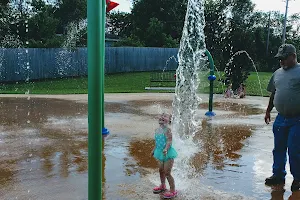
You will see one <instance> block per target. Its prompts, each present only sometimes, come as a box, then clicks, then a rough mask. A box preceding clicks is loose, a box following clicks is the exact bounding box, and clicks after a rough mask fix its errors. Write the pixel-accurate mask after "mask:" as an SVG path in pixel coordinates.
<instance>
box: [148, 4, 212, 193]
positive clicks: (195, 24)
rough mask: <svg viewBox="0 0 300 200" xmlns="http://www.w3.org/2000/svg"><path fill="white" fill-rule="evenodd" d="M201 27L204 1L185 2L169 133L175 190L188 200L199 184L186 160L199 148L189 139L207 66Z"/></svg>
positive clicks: (155, 180)
mask: <svg viewBox="0 0 300 200" xmlns="http://www.w3.org/2000/svg"><path fill="white" fill-rule="evenodd" d="M204 26H205V21H204V1H203V0H189V2H188V6H187V13H186V17H185V23H184V28H183V33H182V38H181V41H180V48H179V52H178V62H179V66H178V69H177V71H176V88H175V97H174V100H173V119H172V132H173V144H174V147H175V148H176V150H177V151H178V157H177V158H176V160H175V165H174V169H173V176H174V178H175V182H176V187H177V188H180V190H181V192H183V193H185V196H186V197H187V196H189V197H188V198H190V199H193V197H191V196H190V195H196V196H197V195H198V197H197V198H198V199H199V192H198V191H195V190H194V189H191V188H194V187H195V186H196V185H198V186H199V184H201V183H199V180H198V179H197V178H195V177H197V175H199V174H198V173H196V172H195V169H194V168H193V167H191V165H190V161H191V158H192V157H193V156H194V155H195V153H197V152H199V150H200V148H201V146H200V144H197V143H196V142H195V141H194V140H193V136H194V135H195V134H196V132H197V131H198V129H199V125H200V124H199V121H198V120H197V119H196V111H197V110H198V105H199V103H200V100H201V99H200V98H199V97H198V95H197V89H198V85H199V80H198V79H199V78H198V74H199V72H200V70H201V69H202V68H203V67H206V66H207V58H206V57H205V56H204V54H205V51H206V46H205V36H204ZM155 177H156V178H155ZM157 177H159V176H157V175H154V177H150V180H152V181H153V182H154V183H155V184H157V183H159V180H158V179H157ZM191 186H193V187H191ZM199 188H200V186H199ZM191 190H192V191H191ZM202 191H203V190H202ZM187 194H189V195H187ZM196 196H195V198H196Z"/></svg>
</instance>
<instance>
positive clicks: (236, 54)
mask: <svg viewBox="0 0 300 200" xmlns="http://www.w3.org/2000/svg"><path fill="white" fill-rule="evenodd" d="M242 53H244V54H245V55H246V56H247V57H248V58H249V60H250V62H251V63H252V66H253V67H254V69H255V72H256V75H257V79H258V83H259V87H260V92H261V96H262V97H263V96H264V95H263V91H262V87H261V81H260V78H259V75H258V71H257V68H256V66H255V64H254V61H253V60H252V58H251V57H250V55H249V54H248V52H247V51H237V52H236V53H235V54H233V56H232V57H231V58H230V60H229V62H228V63H227V64H226V66H229V65H230V64H231V63H232V62H233V59H234V58H235V57H236V56H238V55H240V54H242Z"/></svg>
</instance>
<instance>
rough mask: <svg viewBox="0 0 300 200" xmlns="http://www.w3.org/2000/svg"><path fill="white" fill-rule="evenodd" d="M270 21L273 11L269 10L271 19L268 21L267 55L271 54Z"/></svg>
mask: <svg viewBox="0 0 300 200" xmlns="http://www.w3.org/2000/svg"><path fill="white" fill-rule="evenodd" d="M270 21H271V11H270V12H269V21H268V38H267V50H266V54H267V56H268V55H269V41H270Z"/></svg>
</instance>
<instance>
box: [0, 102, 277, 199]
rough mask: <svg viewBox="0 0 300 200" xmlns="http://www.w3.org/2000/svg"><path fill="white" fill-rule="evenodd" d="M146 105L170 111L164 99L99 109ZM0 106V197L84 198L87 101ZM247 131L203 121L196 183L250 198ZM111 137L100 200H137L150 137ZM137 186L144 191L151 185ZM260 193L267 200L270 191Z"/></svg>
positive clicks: (150, 162) (149, 161)
mask: <svg viewBox="0 0 300 200" xmlns="http://www.w3.org/2000/svg"><path fill="white" fill-rule="evenodd" d="M153 104H159V105H162V106H163V107H170V106H171V101H162V102H158V101H131V102H127V103H107V104H106V112H112V113H119V114H120V115H122V113H131V114H135V115H138V116H140V115H143V116H148V117H149V116H152V115H151V114H147V113H145V111H141V110H140V109H139V108H140V107H143V106H149V105H153ZM227 105H228V103H226V104H223V103H220V104H215V106H216V108H220V109H222V108H223V109H227V110H234V111H238V112H242V113H247V114H257V113H261V111H260V110H256V109H253V108H247V107H243V106H240V108H238V106H237V105H235V104H229V105H231V106H229V107H228V106H227ZM0 107H1V110H2V112H1V114H0V120H1V127H0V153H1V154H0V155H1V156H0V196H1V199H12V198H14V199H15V198H18V199H39V198H38V197H41V196H43V198H44V199H64V200H68V199H72V200H74V199H78V200H82V199H86V197H87V156H88V155H87V149H88V147H87V104H84V103H76V102H73V101H65V100H58V99H40V98H31V99H26V98H2V99H0ZM243 109H244V110H243ZM251 109H252V110H251ZM252 128H253V127H250V126H238V125H230V126H228V125H219V124H218V125H214V124H211V123H208V122H206V121H203V123H202V129H201V135H200V136H201V137H200V136H199V137H198V138H197V139H200V140H202V143H203V144H204V146H203V147H204V148H203V151H201V152H199V153H198V154H196V155H195V156H194V158H193V159H192V160H191V163H190V164H191V165H192V166H194V167H195V168H196V169H197V172H198V173H199V174H201V175H202V177H201V178H200V179H199V181H201V182H203V184H204V185H207V186H213V187H215V188H217V189H220V190H221V191H225V192H226V191H229V190H231V189H232V188H234V189H235V191H238V192H242V193H244V194H245V195H249V196H253V193H255V192H253V188H251V183H252V182H253V181H254V180H252V177H253V175H252V174H251V172H252V168H253V165H252V162H253V160H252V157H251V155H248V154H246V155H245V154H244V152H243V149H244V148H245V146H244V143H246V142H247V140H248V139H249V138H250V137H251V134H252V131H251V129H252ZM132 131H134V130H132ZM115 135H118V137H114V136H109V137H108V138H107V139H106V141H105V149H104V151H103V152H104V155H103V166H104V168H103V170H104V173H103V181H104V183H103V184H104V191H105V193H104V196H103V198H104V199H108V200H114V199H124V198H125V196H127V195H128V194H131V195H136V197H138V196H139V194H138V193H137V192H136V188H134V187H130V184H132V183H139V181H140V180H141V178H142V177H143V176H145V175H146V174H147V173H149V171H151V170H152V171H153V170H154V169H156V167H157V163H156V161H155V160H154V159H153V158H152V157H151V156H150V152H151V150H152V148H153V146H154V143H153V140H133V141H130V140H129V138H128V137H122V129H120V130H119V132H117V133H116V134H115ZM148 169H150V170H148ZM139 187H142V190H145V188H147V189H146V190H145V192H149V191H150V190H151V188H149V187H152V185H147V186H146V185H140V186H139ZM245 188H248V189H245ZM150 193H151V192H150ZM276 194H277V193H276ZM260 195H262V196H263V197H268V198H269V196H270V193H269V194H267V192H265V193H263V194H260ZM254 196H255V195H254ZM74 197H76V198H74ZM152 197H153V196H152ZM152 197H151V198H152ZM151 198H150V199H151ZM145 199H146V198H145ZM152 199H153V198H152ZM208 199H209V198H208Z"/></svg>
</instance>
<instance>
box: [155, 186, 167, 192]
mask: <svg viewBox="0 0 300 200" xmlns="http://www.w3.org/2000/svg"><path fill="white" fill-rule="evenodd" d="M165 190H166V185H160V186H157V187H155V188H153V193H154V194H159V193H161V192H164V191H165Z"/></svg>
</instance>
